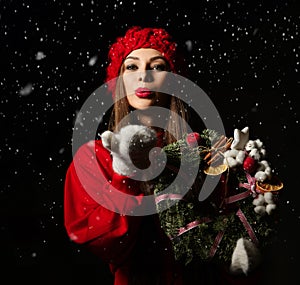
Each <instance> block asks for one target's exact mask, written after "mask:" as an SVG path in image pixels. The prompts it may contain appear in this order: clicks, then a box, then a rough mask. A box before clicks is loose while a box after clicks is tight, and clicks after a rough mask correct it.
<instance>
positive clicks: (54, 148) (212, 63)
mask: <svg viewBox="0 0 300 285" xmlns="http://www.w3.org/2000/svg"><path fill="white" fill-rule="evenodd" d="M297 2H298V1H296V0H294V1H293V0H285V1H262V0H261V1H256V0H255V1H246V0H242V1H232V0H229V1H209V0H207V1H188V0H185V1H176V0H165V1H158V0H153V1H125V0H124V1H107V0H104V1H99V0H94V1H55V0H52V1H50V0H46V1H29V0H28V1H26V0H23V1H16V0H15V1H14V0H12V1H1V11H0V15H1V18H0V23H1V30H0V48H1V64H0V67H1V69H2V71H1V77H0V79H1V80H0V87H1V95H0V96H1V97H0V100H1V101H0V102H1V105H0V106H1V109H0V118H1V137H0V140H1V151H0V163H1V179H0V183H1V185H0V186H1V188H0V213H1V216H0V246H1V247H0V262H1V267H0V272H1V275H0V276H1V277H0V278H1V279H2V278H3V279H4V278H6V277H7V278H9V279H10V281H11V283H13V282H14V281H21V282H22V283H23V282H27V281H28V282H30V284H52V283H54V282H58V281H63V282H66V283H67V284H71V283H77V282H78V283H79V282H80V283H81V282H96V283H98V284H112V279H111V276H110V273H109V270H108V268H107V266H106V265H104V264H103V263H102V262H101V260H97V259H96V258H95V257H94V256H92V255H91V254H90V253H89V252H87V251H85V250H84V249H83V248H81V247H79V246H77V245H75V244H73V243H71V242H70V240H69V238H68V237H67V235H66V233H65V230H64V226H63V184H64V176H65V172H66V169H67V167H68V165H69V163H70V162H71V160H72V150H71V148H72V141H71V138H72V130H73V126H74V123H75V118H76V114H77V111H78V110H79V109H80V108H81V106H82V104H83V103H84V101H85V99H87V98H88V96H89V95H90V94H91V93H92V92H93V91H94V90H95V89H96V88H98V87H99V86H101V85H102V84H103V79H104V76H105V67H106V64H107V58H106V55H107V51H108V47H109V44H111V43H112V42H113V41H114V40H115V38H116V37H117V36H120V35H123V34H124V31H125V30H126V29H127V28H128V27H130V26H132V25H142V26H159V27H164V28H166V29H167V30H168V31H169V32H170V33H171V34H172V35H173V36H174V38H175V39H176V40H177V42H178V44H179V45H180V46H181V48H183V49H184V50H185V52H186V60H187V64H188V65H189V74H190V79H191V80H192V81H194V82H196V83H197V84H198V85H199V86H200V87H201V88H202V89H203V90H204V91H205V92H206V93H207V94H208V95H209V96H210V98H211V99H212V101H213V102H214V104H215V106H216V107H217V109H218V110H219V113H220V114H221V117H222V120H223V123H224V125H225V127H226V129H227V130H228V132H229V133H228V135H229V136H231V135H232V133H233V129H234V128H243V127H244V126H246V125H248V126H249V127H250V137H252V138H260V139H261V140H262V141H263V142H264V143H265V145H266V147H267V150H268V152H269V160H270V161H271V163H272V167H273V169H274V171H275V172H276V173H278V174H279V175H280V177H281V178H282V180H283V182H284V185H285V187H284V190H282V211H283V216H282V218H283V221H284V222H283V225H282V227H281V233H280V239H281V242H280V244H278V245H276V247H274V248H273V249H272V251H271V252H270V256H269V257H268V258H269V260H268V262H267V263H266V265H265V280H267V281H265V284H269V283H268V282H272V283H273V284H282V283H283V282H290V283H292V284H297V282H299V280H300V277H299V274H298V272H297V269H298V267H299V260H298V254H299V245H298V240H299V237H298V235H299V233H298V230H299V224H300V223H299V217H300V216H299V215H300V214H299V210H300V207H299V202H298V198H299V181H298V171H299V170H298V169H299V166H298V163H299V160H298V159H299V147H298V145H299V144H298V143H297V141H298V140H299V139H298V138H297V133H298V131H299V104H298V102H299V99H298V98H297V97H298V96H299V84H300V76H299V70H300V41H299V28H300V26H299V24H300V21H299V15H300V14H299V11H300V9H299V8H300V7H299V4H298V3H297ZM38 54H42V55H44V57H43V58H41V59H38V58H37V55H38ZM93 60H95V61H94V62H93ZM292 281H293V282H292Z"/></svg>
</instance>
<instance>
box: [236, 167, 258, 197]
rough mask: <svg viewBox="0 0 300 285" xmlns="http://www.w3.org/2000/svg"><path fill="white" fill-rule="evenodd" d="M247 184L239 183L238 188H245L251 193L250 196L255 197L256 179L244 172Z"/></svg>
mask: <svg viewBox="0 0 300 285" xmlns="http://www.w3.org/2000/svg"><path fill="white" fill-rule="evenodd" d="M246 177H247V180H248V183H240V184H239V187H243V188H246V189H248V190H250V191H251V193H252V195H254V196H256V195H257V193H256V179H255V177H252V176H251V175H250V174H249V173H247V172H246Z"/></svg>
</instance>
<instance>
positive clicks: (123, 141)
mask: <svg viewBox="0 0 300 285" xmlns="http://www.w3.org/2000/svg"><path fill="white" fill-rule="evenodd" d="M101 138H102V143H103V146H104V147H105V148H106V149H108V150H109V151H110V152H111V155H112V158H113V164H112V167H113V169H114V171H115V172H116V173H118V174H121V175H126V176H132V175H134V174H136V173H137V172H138V171H139V170H144V169H147V168H148V167H149V166H150V165H151V161H150V160H149V153H150V151H151V150H152V149H153V148H154V147H155V146H156V141H157V137H156V132H155V131H154V130H153V129H151V128H149V127H146V126H141V125H128V126H125V127H123V128H121V130H120V131H119V132H118V133H113V132H111V131H105V132H104V133H102V135H101Z"/></svg>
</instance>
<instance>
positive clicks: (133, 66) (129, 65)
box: [126, 64, 138, 70]
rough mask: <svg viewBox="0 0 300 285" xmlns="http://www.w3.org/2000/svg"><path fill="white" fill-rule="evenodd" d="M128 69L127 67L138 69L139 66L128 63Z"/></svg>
mask: <svg viewBox="0 0 300 285" xmlns="http://www.w3.org/2000/svg"><path fill="white" fill-rule="evenodd" d="M126 69H127V70H137V69H138V67H137V66H136V65H135V64H128V65H127V66H126Z"/></svg>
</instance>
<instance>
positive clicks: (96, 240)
mask: <svg viewBox="0 0 300 285" xmlns="http://www.w3.org/2000/svg"><path fill="white" fill-rule="evenodd" d="M111 165H112V161H111V157H110V154H109V152H108V151H107V150H106V149H105V148H104V147H103V146H102V144H101V141H95V142H90V143H87V144H85V145H83V146H82V147H81V148H79V150H78V151H77V153H76V154H75V156H74V158H73V161H72V163H71V165H70V166H69V168H68V171H67V174H66V179H65V189H64V223H65V228H66V231H67V233H68V235H69V237H70V239H71V240H73V241H74V242H76V243H80V244H84V243H86V244H88V245H89V246H90V247H91V248H92V249H93V250H94V251H95V253H96V254H98V255H100V256H101V258H102V259H103V260H107V261H109V262H110V263H120V262H121V258H122V259H123V258H126V254H129V253H130V250H131V249H132V247H133V245H134V243H135V239H136V236H137V234H136V232H137V231H138V229H139V225H140V220H141V217H139V216H130V215H122V211H125V212H126V211H127V210H128V209H134V208H135V207H139V205H140V203H141V198H142V194H140V193H139V191H138V188H137V187H136V184H135V182H134V181H133V180H131V179H130V178H128V177H126V176H122V175H118V174H116V173H114V172H113V170H112V166H111ZM113 188H115V189H117V191H115V192H114V191H112V189H113ZM118 194H130V195H125V196H119V195H118ZM127 196H129V197H127Z"/></svg>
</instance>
